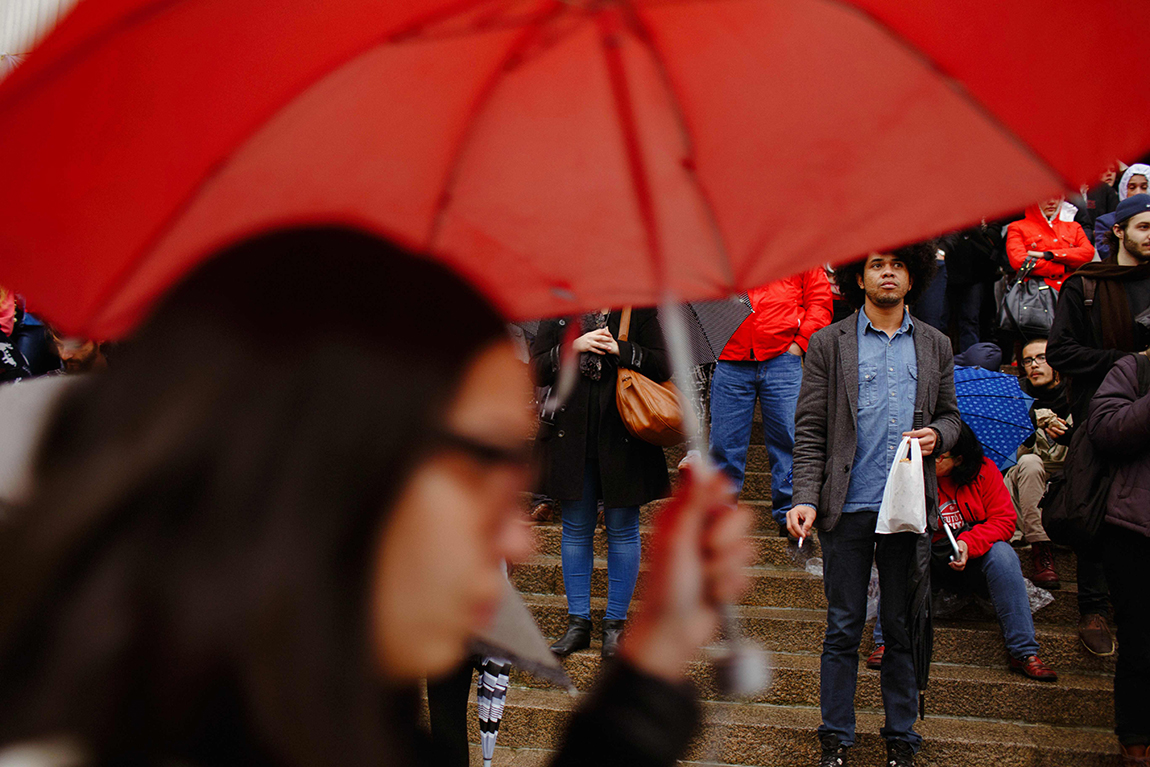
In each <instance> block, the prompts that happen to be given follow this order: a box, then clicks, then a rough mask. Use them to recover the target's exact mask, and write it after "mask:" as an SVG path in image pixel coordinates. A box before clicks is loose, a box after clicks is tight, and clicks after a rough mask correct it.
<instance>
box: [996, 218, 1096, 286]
mask: <svg viewBox="0 0 1150 767" xmlns="http://www.w3.org/2000/svg"><path fill="white" fill-rule="evenodd" d="M1029 250H1035V251H1040V252H1043V253H1050V254H1051V256H1052V257H1051V260H1050V261H1047V260H1045V259H1039V261H1038V263H1037V264H1036V265H1035V267H1034V271H1032V272H1031V274H1033V275H1035V276H1037V277H1045V278H1046V284H1047V285H1049V286H1050V287H1052V288H1054V289H1055V290H1060V289H1061V288H1062V281H1063V280H1065V279H1066V278H1067V277H1069V276H1070V274H1071V272H1073V271H1074V270H1075V269H1077V268H1078V267H1080V266H1082V265H1083V264H1085V263H1086V262H1088V261H1090V259H1092V258H1094V246H1093V245H1092V244H1091V243H1090V240H1088V239H1087V238H1086V233H1085V232H1083V231H1082V227H1081V226H1079V225H1078V223H1077V222H1075V221H1063V220H1062V219H1060V218H1059V217H1058V216H1055V217H1054V221H1053V223H1051V222H1050V221H1047V220H1046V216H1044V215H1042V210H1041V209H1039V207H1038V206H1037V205H1031V206H1030V207H1029V208H1027V209H1026V218H1024V219H1022V220H1021V221H1014V222H1013V223H1011V224H1010V225H1009V226H1007V227H1006V256H1007V258H1009V259H1010V265H1011V266H1012V267H1014V269H1015V271H1017V270H1019V269H1021V268H1022V262H1023V261H1025V260H1026V252H1027V251H1029Z"/></svg>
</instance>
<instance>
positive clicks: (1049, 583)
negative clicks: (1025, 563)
mask: <svg viewBox="0 0 1150 767" xmlns="http://www.w3.org/2000/svg"><path fill="white" fill-rule="evenodd" d="M1030 559H1031V561H1032V562H1033V563H1034V585H1035V586H1038V587H1039V588H1043V589H1060V588H1062V582H1061V581H1059V580H1058V573H1056V572H1054V545H1053V544H1051V543H1050V541H1043V542H1041V543H1032V544H1030Z"/></svg>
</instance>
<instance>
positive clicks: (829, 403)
mask: <svg viewBox="0 0 1150 767" xmlns="http://www.w3.org/2000/svg"><path fill="white" fill-rule="evenodd" d="M914 351H915V357H916V359H917V362H918V387H917V392H916V395H915V405H914V409H915V411H921V412H922V416H923V418H922V423H923V425H924V426H929V427H931V428H933V429H934V430H935V431H937V432H938V435H939V438H940V439H939V443H938V445H937V446H936V447H935V449H934V452H933V453H931V455H929V456H927V457H926V458H925V460H924V461H923V474H924V480H925V484H926V508H927V520H928V522H929V524H930V528H931V529H932V530H937V529H938V482H937V479H936V478H935V475H934V458H935V456H936V455H939V454H941V453H945V452H946V451H947V450H949V449H950V448H951V447H953V446H954V443H955V442H957V441H958V430H959V414H958V401H957V400H956V398H955V395H954V354H953V352H952V351H951V348H950V339H949V338H947V337H946V336H944V335H943V334H942V333H940V332H938V331H937V330H935V329H934V328H932V327H931V326H929V325H927V324H926V323H925V322H922V321H921V320H919V321H916V322H915V325H914ZM858 391H859V389H858V312H857V311H856V312H855V313H854V314H852V315H851V316H850V317H847V318H846V319H844V320H841V321H839V322H836V323H835V324H833V325H829V326H827V327H825V328H823V329H822V330H820V331H818V332H817V333H815V334H814V336H812V337H811V342H810V345H809V346H808V348H807V354H806V358H805V361H804V364H803V383H802V388H801V389H800V390H799V402H798V407H797V409H796V411H795V450H794V493H793V496H792V502H793V503H794V504H795V505H796V506H797V505H798V504H807V505H810V506H813V507H815V509H816V510H817V511H818V516H817V517H816V518H815V524H816V526H817V527H818V529H820V530H827V531H829V530H833V529H834V528H835V525H836V524H838V521H839V517H840V516H842V508H843V504H844V503H845V502H846V497H847V487H848V486H849V485H850V479H851V466H852V465H853V464H854V458H855V448H856V447H857V445H858V434H857V432H856V428H857V424H858Z"/></svg>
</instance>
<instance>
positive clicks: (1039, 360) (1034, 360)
mask: <svg viewBox="0 0 1150 767" xmlns="http://www.w3.org/2000/svg"><path fill="white" fill-rule="evenodd" d="M1045 364H1046V355H1045V354H1035V355H1034V356H1033V357H1023V358H1022V367H1024V368H1028V367H1031V366H1032V365H1045Z"/></svg>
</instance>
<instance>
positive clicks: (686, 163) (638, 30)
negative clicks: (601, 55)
mask: <svg viewBox="0 0 1150 767" xmlns="http://www.w3.org/2000/svg"><path fill="white" fill-rule="evenodd" d="M625 8H626V9H627V12H628V21H629V22H630V25H631V28H632V30H633V31H634V32H635V37H636V38H637V39H638V40H639V42H641V43H642V44H643V45H644V46H645V47H646V48H647V52H648V54H649V55H650V56H651V61H652V62H653V63H654V65H655V71H656V72H658V74H659V78H660V79H661V80H662V82H663V87H664V88H665V89H666V92H667V96H668V100H669V102H670V105H671V113H672V114H673V115H674V118H675V124H676V125H678V126H679V132H680V133H681V134H682V137H683V143H684V145H685V146H686V156H685V157H683V158H682V160H681V162H680V164H681V165H682V167H683V170H685V171H686V173H687V178H688V179H690V182H691V185H692V186H693V187H694V188H695V193H696V194H697V195H698V196H699V201H700V202H701V203H702V205H703V210H705V211H706V215H707V222H708V223H709V224H710V225H711V233H712V235H713V236H714V239H715V245H716V246H717V248H718V251H719V254H720V255H721V256H722V258H723V261H722V268H723V272H724V275H723V276H724V278H725V279H726V281H727V286H728V287H730V286H733V285H734V284H735V265H734V259H732V258H731V251H730V249H729V248H728V247H727V240H726V238H725V237H724V236H723V230H722V227H720V226H719V216H718V212H717V210H716V208H715V204H714V201H713V200H712V199H711V195H710V194H709V193H708V192H707V189H706V188H705V187H704V186H703V182H702V180H701V179H700V178H699V173H698V165H697V163H696V162H695V141H694V138H693V136H692V135H691V129H690V128H689V127H688V122H687V112H686V110H685V109H684V108H683V100H682V98H681V97H680V96H679V92H678V90H677V89H676V88H675V84H674V80H673V79H672V77H671V70H670V68H669V67H668V66H667V61H666V59H664V57H663V56H662V54H661V53H660V52H659V48H658V47H657V46H656V45H655V43H654V38H653V36H652V34H651V30H650V28H649V27H648V25H647V24H646V23H645V22H644V21H643V18H642V16H641V15H640V14H639V11H638V9H636V8H635V5H634V3H633V2H631V0H628V2H627V3H626V5H625Z"/></svg>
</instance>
